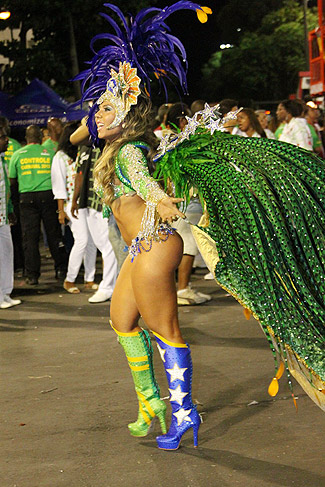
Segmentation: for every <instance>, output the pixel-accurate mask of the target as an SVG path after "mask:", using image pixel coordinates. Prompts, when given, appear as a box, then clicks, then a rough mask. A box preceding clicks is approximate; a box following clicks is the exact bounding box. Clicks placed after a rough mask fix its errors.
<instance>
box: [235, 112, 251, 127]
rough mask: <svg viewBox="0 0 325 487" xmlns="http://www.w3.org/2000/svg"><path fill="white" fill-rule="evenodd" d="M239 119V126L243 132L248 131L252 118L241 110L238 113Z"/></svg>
mask: <svg viewBox="0 0 325 487" xmlns="http://www.w3.org/2000/svg"><path fill="white" fill-rule="evenodd" d="M237 120H238V127H239V129H240V130H241V131H242V132H246V131H247V130H248V129H249V128H250V126H251V123H250V120H249V118H248V115H246V113H245V112H239V113H238V115H237Z"/></svg>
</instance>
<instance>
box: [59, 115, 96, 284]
mask: <svg viewBox="0 0 325 487" xmlns="http://www.w3.org/2000/svg"><path fill="white" fill-rule="evenodd" d="M77 127H78V125H77V124H76V123H70V124H67V125H66V126H65V127H64V129H63V132H62V134H61V136H60V139H59V145H58V150H57V152H56V154H55V156H54V157H53V161H52V167H51V179H52V191H53V194H54V198H55V199H56V200H57V203H58V210H57V212H58V219H59V222H60V223H61V225H65V224H66V223H68V224H69V226H70V228H71V231H72V234H73V238H74V244H73V247H72V249H71V252H70V255H69V262H68V270H67V275H66V278H65V281H64V283H63V287H64V289H65V290H66V291H67V292H69V293H71V294H77V293H80V289H79V288H78V287H77V286H76V284H75V281H76V278H77V276H78V273H79V270H80V267H81V264H82V262H83V263H84V270H85V272H84V281H85V289H92V290H96V289H98V285H97V284H95V282H94V279H95V272H96V256H97V247H96V245H95V244H94V242H93V239H92V237H91V234H90V232H89V230H88V228H87V227H86V228H85V226H84V225H83V223H82V221H81V220H79V219H77V218H73V217H72V215H71V203H72V195H73V190H74V181H75V176H76V166H77V161H76V159H77V152H78V149H77V147H75V146H74V145H72V144H71V142H70V135H71V134H72V133H73V132H74V131H75V130H76V129H77Z"/></svg>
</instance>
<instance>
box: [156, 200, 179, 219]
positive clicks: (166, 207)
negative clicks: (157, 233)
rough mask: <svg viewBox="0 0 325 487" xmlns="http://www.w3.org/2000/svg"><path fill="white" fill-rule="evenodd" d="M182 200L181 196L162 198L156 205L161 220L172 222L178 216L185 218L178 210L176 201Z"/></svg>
mask: <svg viewBox="0 0 325 487" xmlns="http://www.w3.org/2000/svg"><path fill="white" fill-rule="evenodd" d="M181 201H184V199H183V198H170V197H167V198H163V199H162V200H161V201H159V203H158V205H157V211H158V213H159V215H160V217H161V219H162V221H163V222H167V223H172V222H173V221H175V220H177V219H178V218H185V215H184V213H182V212H181V211H179V209H178V208H177V206H176V203H181Z"/></svg>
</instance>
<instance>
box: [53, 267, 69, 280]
mask: <svg viewBox="0 0 325 487" xmlns="http://www.w3.org/2000/svg"><path fill="white" fill-rule="evenodd" d="M66 275H67V271H66V270H62V269H58V270H57V271H56V272H55V279H58V280H59V281H64V280H65V276H66Z"/></svg>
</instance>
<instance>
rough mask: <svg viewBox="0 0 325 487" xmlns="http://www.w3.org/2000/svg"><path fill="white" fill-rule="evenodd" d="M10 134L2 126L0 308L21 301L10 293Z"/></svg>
mask: <svg viewBox="0 0 325 487" xmlns="http://www.w3.org/2000/svg"><path fill="white" fill-rule="evenodd" d="M8 141H9V139H8V136H7V134H6V131H5V129H4V127H1V126H0V309H6V308H11V307H12V306H16V305H18V304H20V303H21V301H20V299H12V298H11V297H10V294H11V292H12V290H13V285H14V251H13V244H12V239H11V232H10V222H12V223H13V222H14V215H13V207H12V204H11V201H10V184H9V179H8V173H7V165H6V164H5V160H4V153H5V152H6V150H7V147H8Z"/></svg>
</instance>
